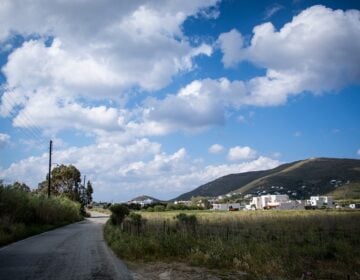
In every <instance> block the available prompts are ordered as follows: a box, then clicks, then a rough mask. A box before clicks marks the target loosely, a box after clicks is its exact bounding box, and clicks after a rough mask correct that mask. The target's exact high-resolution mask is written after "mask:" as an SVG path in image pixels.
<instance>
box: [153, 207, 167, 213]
mask: <svg viewBox="0 0 360 280" xmlns="http://www.w3.org/2000/svg"><path fill="white" fill-rule="evenodd" d="M163 211H165V206H164V205H155V206H154V212H163Z"/></svg>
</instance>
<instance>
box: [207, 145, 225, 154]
mask: <svg viewBox="0 0 360 280" xmlns="http://www.w3.org/2000/svg"><path fill="white" fill-rule="evenodd" d="M223 150H224V147H223V146H222V145H220V144H214V145H211V146H210V148H209V153H211V154H220V153H221V152H222V151H223Z"/></svg>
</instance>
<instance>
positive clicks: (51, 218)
mask: <svg viewBox="0 0 360 280" xmlns="http://www.w3.org/2000/svg"><path fill="white" fill-rule="evenodd" d="M51 174H52V179H53V180H52V184H51V196H50V197H48V196H47V185H48V181H47V180H45V181H43V182H41V183H39V188H38V189H36V190H32V191H31V189H30V187H28V186H27V185H26V184H24V183H18V182H15V183H14V184H10V185H4V184H3V182H2V181H0V246H3V245H5V244H8V243H11V242H14V241H16V240H20V239H22V238H25V237H27V236H30V235H34V234H38V233H41V232H44V231H46V230H49V229H53V228H56V227H59V226H63V225H66V224H69V223H73V222H76V221H79V220H81V219H82V218H83V217H84V216H86V212H85V206H86V205H87V204H89V203H90V202H91V201H92V192H93V189H92V185H91V182H90V181H88V184H87V186H86V187H85V186H83V185H81V175H80V172H79V171H78V170H77V169H76V167H74V166H72V165H70V166H65V165H60V166H58V167H56V168H54V169H53V170H52V173H51Z"/></svg>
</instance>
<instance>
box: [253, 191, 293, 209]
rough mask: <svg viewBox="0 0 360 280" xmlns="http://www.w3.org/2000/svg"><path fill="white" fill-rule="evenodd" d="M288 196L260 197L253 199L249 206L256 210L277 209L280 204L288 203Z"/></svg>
mask: <svg viewBox="0 0 360 280" xmlns="http://www.w3.org/2000/svg"><path fill="white" fill-rule="evenodd" d="M288 201H289V196H288V195H286V194H279V195H270V194H268V195H262V196H256V197H253V199H252V201H251V203H250V205H251V206H254V207H255V208H256V209H269V208H277V207H279V206H280V204H282V203H285V202H288Z"/></svg>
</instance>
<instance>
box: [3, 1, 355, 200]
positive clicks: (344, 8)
mask: <svg viewBox="0 0 360 280" xmlns="http://www.w3.org/2000/svg"><path fill="white" fill-rule="evenodd" d="M359 9H360V2H359V1H356V0H354V1H330V0H329V1H311V0H293V1H276V2H274V1H267V0H263V1H235V0H223V1H218V0H191V1H183V0H156V1H155V0H153V1H150V0H134V1H125V0H122V1H119V0H103V1H84V0H53V1H46V0H29V1H26V4H24V2H23V1H21V0H1V1H0V69H1V72H0V179H2V180H4V182H5V183H11V182H14V181H20V182H25V183H26V184H28V185H29V186H31V187H32V188H36V187H37V184H38V183H39V182H41V181H43V180H44V179H45V177H46V173H47V169H48V158H49V153H48V150H49V141H50V139H52V140H53V158H52V160H53V163H54V165H53V168H54V167H55V166H56V164H66V165H68V164H72V165H75V166H76V167H77V168H78V169H79V170H80V171H81V173H82V175H86V178H87V179H88V180H90V181H91V182H92V184H93V187H94V199H95V200H96V201H113V202H121V201H126V200H129V199H131V198H133V197H135V196H138V195H143V194H146V195H151V196H154V197H157V198H159V199H171V198H174V197H176V196H177V195H180V194H182V193H184V192H187V191H190V190H192V189H194V188H196V187H198V186H200V185H201V184H204V183H207V182H209V181H211V180H214V179H216V178H218V177H220V176H224V175H227V174H231V173H240V172H247V171H253V170H264V169H269V168H274V167H276V166H278V165H280V164H282V163H286V162H291V161H296V160H301V159H306V158H310V157H338V158H358V159H359V158H360V125H359V124H360V93H359V91H360V10H359Z"/></svg>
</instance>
